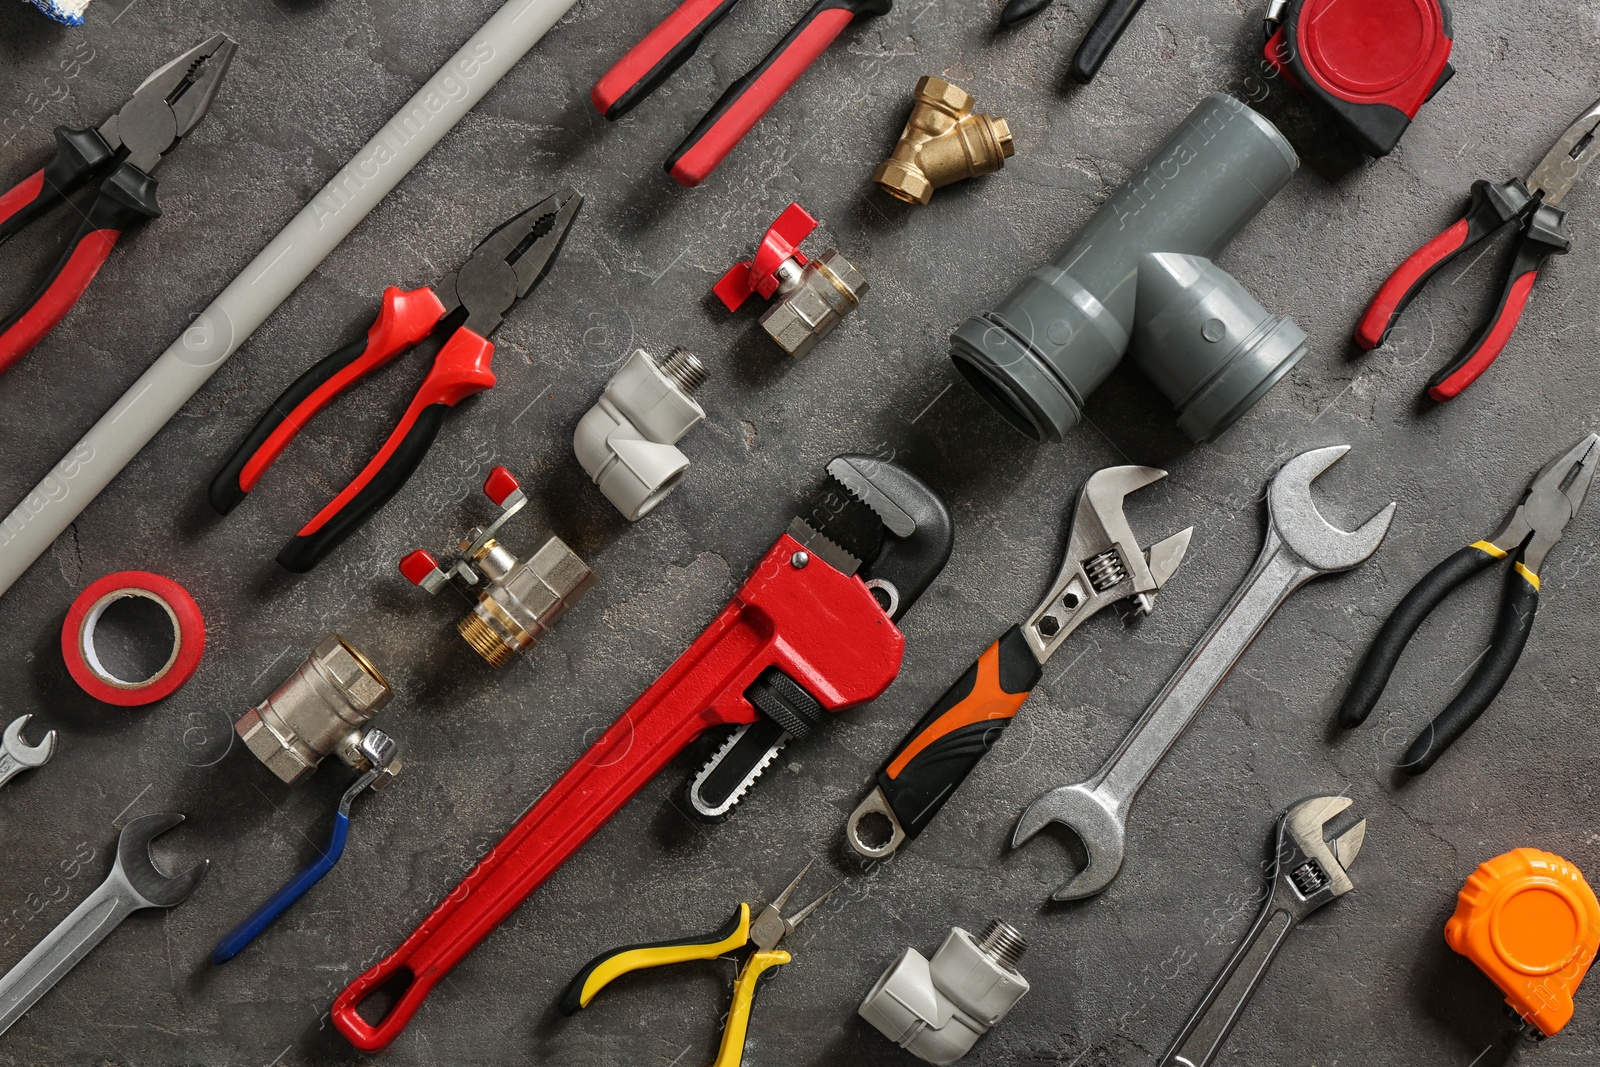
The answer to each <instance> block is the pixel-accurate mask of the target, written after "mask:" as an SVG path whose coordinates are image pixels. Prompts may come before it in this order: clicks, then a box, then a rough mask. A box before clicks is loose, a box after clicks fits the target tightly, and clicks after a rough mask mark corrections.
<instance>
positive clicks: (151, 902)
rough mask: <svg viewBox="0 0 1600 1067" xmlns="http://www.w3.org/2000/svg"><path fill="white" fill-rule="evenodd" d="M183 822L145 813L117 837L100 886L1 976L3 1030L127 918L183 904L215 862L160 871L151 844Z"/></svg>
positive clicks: (0, 1019)
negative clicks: (174, 871)
mask: <svg viewBox="0 0 1600 1067" xmlns="http://www.w3.org/2000/svg"><path fill="white" fill-rule="evenodd" d="M182 821H183V816H182V815H178V814H176V813H172V812H167V813H163V814H157V815H145V816H141V817H140V818H137V819H135V820H133V821H132V822H130V823H129V824H128V825H127V826H126V827H124V828H123V830H122V836H121V837H119V838H118V839H117V859H116V862H115V863H113V864H112V865H111V873H110V874H109V875H107V876H106V880H105V881H104V882H101V883H100V888H98V889H96V890H95V891H94V892H93V893H90V894H89V896H88V898H87V899H86V900H84V902H83V903H82V904H79V905H78V906H77V907H76V908H75V909H73V912H72V914H71V915H68V916H67V917H66V918H65V919H62V920H61V924H60V925H59V926H57V927H56V928H55V929H54V930H51V931H50V933H49V934H47V935H46V936H45V939H44V940H43V941H41V942H39V943H38V944H37V945H35V946H34V948H33V951H32V952H30V953H28V954H27V955H26V956H24V957H22V962H21V963H18V964H17V965H16V966H15V967H13V968H11V970H10V971H8V972H7V973H6V976H5V977H4V978H0V1034H3V1033H5V1032H6V1031H7V1030H9V1029H10V1028H11V1024H12V1023H14V1022H16V1021H17V1020H18V1019H20V1018H22V1016H23V1014H24V1013H25V1012H26V1011H27V1010H28V1009H29V1008H31V1007H33V1006H34V1005H35V1004H36V1003H38V1001H39V998H40V997H42V996H44V995H45V994H46V993H48V992H49V991H50V989H51V987H52V986H54V985H55V984H56V983H57V982H59V981H61V977H62V976H63V975H65V974H66V973H67V972H68V971H70V970H72V968H73V967H75V966H77V964H78V961H80V960H82V959H83V958H84V957H85V956H87V955H88V954H89V950H90V949H92V948H94V947H95V946H96V945H98V944H99V943H100V942H101V941H102V940H104V939H105V936H106V935H107V934H109V933H110V932H111V931H112V930H114V929H116V927H117V926H118V924H120V923H121V922H122V920H123V919H126V918H127V917H128V916H129V915H132V914H133V913H134V912H136V911H139V910H141V909H144V908H170V907H174V906H175V905H178V904H182V903H183V902H184V901H185V900H186V899H188V896H189V894H190V893H193V892H194V889H195V886H197V885H199V884H200V879H201V878H203V877H204V876H205V873H206V868H207V867H209V866H210V864H211V861H210V860H201V861H200V862H199V863H197V864H195V865H194V866H193V867H190V868H189V869H188V870H187V871H184V872H183V873H182V874H179V875H175V876H173V877H168V876H167V875H164V874H162V873H161V872H160V871H159V870H157V869H156V865H155V862H154V861H153V860H152V859H151V858H150V842H151V841H152V840H154V839H155V838H156V837H158V836H159V835H161V834H163V833H166V832H167V831H168V830H170V829H172V828H173V827H174V826H177V825H178V824H179V823H181V822H182Z"/></svg>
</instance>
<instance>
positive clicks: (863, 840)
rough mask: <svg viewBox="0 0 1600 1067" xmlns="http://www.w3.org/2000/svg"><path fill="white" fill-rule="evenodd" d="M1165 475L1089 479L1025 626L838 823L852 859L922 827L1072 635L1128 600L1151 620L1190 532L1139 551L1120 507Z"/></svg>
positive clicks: (1120, 473) (914, 732)
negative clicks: (1061, 556)
mask: <svg viewBox="0 0 1600 1067" xmlns="http://www.w3.org/2000/svg"><path fill="white" fill-rule="evenodd" d="M1166 476H1167V472H1166V471H1163V470H1157V469H1156V468H1154V467H1107V468H1106V469H1105V470H1100V471H1096V472H1095V473H1094V474H1092V475H1090V476H1089V480H1088V481H1087V482H1085V483H1084V485H1083V489H1082V491H1080V492H1079V493H1078V502H1077V506H1076V507H1075V508H1074V509H1073V518H1072V533H1071V535H1070V536H1069V538H1068V540H1067V555H1066V560H1065V561H1064V562H1063V563H1062V565H1061V573H1060V574H1059V575H1058V576H1057V577H1056V581H1055V584H1054V585H1053V586H1051V587H1050V592H1049V593H1047V594H1046V595H1045V598H1044V600H1043V601H1041V602H1040V604H1039V606H1038V607H1037V608H1036V609H1034V612H1033V614H1032V615H1031V616H1030V617H1029V618H1028V621H1027V622H1025V623H1023V624H1022V625H1020V626H1012V627H1011V628H1010V629H1009V630H1007V631H1006V632H1005V633H1004V634H1002V635H1001V636H1000V639H999V640H998V641H996V642H994V644H992V645H990V646H989V647H988V649H987V650H985V651H984V653H983V654H982V655H981V656H979V657H978V661H977V662H976V663H974V664H973V665H972V666H971V667H968V668H967V671H966V673H965V674H963V675H962V676H961V677H960V678H958V679H957V680H956V682H955V684H954V685H952V686H951V687H950V688H949V689H947V690H946V691H945V694H944V695H943V696H942V697H940V698H939V699H938V701H936V702H935V703H934V705H933V707H932V708H930V709H928V713H927V714H926V715H924V716H923V717H922V720H921V721H920V722H918V723H917V724H916V726H914V727H912V728H911V732H910V733H908V734H906V736H905V737H904V738H903V739H902V740H901V741H900V744H899V745H897V746H896V747H895V750H894V753H893V754H892V755H891V756H890V757H889V758H888V759H887V760H885V761H884V764H883V766H882V767H881V768H879V770H878V776H877V788H875V789H873V791H872V793H871V794H870V795H868V797H867V798H866V799H865V800H863V801H862V802H861V803H860V805H858V806H857V807H856V810H855V811H853V812H851V814H850V820H849V822H848V823H846V825H845V839H846V840H847V841H849V842H850V847H851V848H853V849H855V850H856V852H857V853H859V854H860V855H862V856H864V857H866V858H868V859H882V858H883V857H885V856H889V855H891V854H893V853H894V851H895V850H896V849H898V848H899V847H900V846H901V845H902V844H904V843H905V842H906V841H908V840H910V839H912V838H915V837H917V836H918V835H919V834H921V833H922V831H923V830H925V829H926V828H927V826H928V824H929V823H930V822H932V821H933V817H934V816H935V815H937V814H938V813H939V809H940V808H942V807H944V805H945V802H946V801H947V800H949V799H950V797H951V796H952V795H953V794H954V793H955V791H956V789H957V787H959V786H960V785H961V783H962V782H964V781H966V778H967V775H969V774H971V773H972V771H973V769H974V768H975V767H977V765H978V761H979V760H980V759H982V758H983V756H984V754H985V753H986V752H988V751H989V749H990V748H991V747H993V745H994V744H995V742H996V741H998V740H999V739H1000V735H1001V734H1002V733H1003V732H1004V731H1005V728H1006V727H1007V726H1009V725H1010V724H1011V719H1012V717H1013V716H1015V715H1016V713H1017V712H1018V711H1020V710H1021V709H1022V705H1023V702H1024V701H1026V700H1027V699H1028V695H1029V694H1030V693H1031V692H1032V691H1033V688H1034V686H1036V685H1038V684H1039V679H1040V678H1041V677H1043V674H1044V665H1045V663H1046V662H1047V661H1048V660H1049V659H1050V657H1051V656H1053V655H1054V654H1055V653H1056V650H1057V649H1059V648H1060V647H1061V646H1062V645H1064V644H1065V643H1066V640H1067V638H1068V637H1069V636H1070V635H1071V634H1072V632H1073V631H1074V630H1076V629H1077V628H1078V627H1079V626H1081V625H1083V624H1084V623H1085V622H1087V621H1088V620H1089V619H1090V618H1091V617H1092V616H1094V615H1097V614H1099V612H1100V611H1102V610H1103V609H1105V608H1107V607H1109V606H1110V605H1112V604H1114V603H1117V602H1118V601H1122V600H1127V599H1129V598H1132V599H1133V602H1134V604H1135V607H1136V609H1137V610H1138V611H1140V612H1143V613H1144V614H1146V615H1148V614H1149V613H1150V611H1151V610H1152V609H1153V608H1154V606H1155V594H1156V593H1157V592H1158V591H1159V590H1160V589H1161V588H1162V587H1163V586H1165V585H1166V584H1167V580H1168V579H1169V578H1171V577H1172V575H1173V574H1174V573H1176V572H1177V570H1178V565H1179V564H1180V563H1182V562H1183V556H1184V553H1185V552H1187V551H1188V549H1189V538H1190V536H1191V535H1192V534H1193V533H1194V527H1193V526H1191V527H1189V528H1188V529H1186V530H1181V531H1179V532H1178V533H1175V534H1173V535H1172V536H1171V537H1168V538H1166V539H1165V540H1163V541H1160V542H1158V543H1156V544H1154V545H1152V546H1150V547H1149V548H1141V547H1140V546H1139V538H1138V537H1137V536H1135V534H1134V532H1133V528H1132V527H1131V526H1129V525H1128V519H1127V516H1126V515H1124V514H1123V512H1122V502H1123V500H1124V499H1126V498H1127V496H1128V495H1129V494H1130V493H1135V492H1137V491H1139V490H1140V489H1143V488H1144V487H1145V486H1147V485H1150V484H1151V483H1152V482H1156V481H1159V480H1160V479H1162V478H1165V477H1166ZM874 830H876V831H877V832H874Z"/></svg>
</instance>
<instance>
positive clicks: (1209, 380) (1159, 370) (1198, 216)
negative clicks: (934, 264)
mask: <svg viewBox="0 0 1600 1067" xmlns="http://www.w3.org/2000/svg"><path fill="white" fill-rule="evenodd" d="M1298 166H1299V159H1298V158H1297V157H1296V156H1295V153H1294V149H1292V148H1291V147H1290V146H1289V142H1288V141H1286V140H1284V137H1283V135H1282V134H1281V133H1279V132H1278V129H1277V127H1275V126H1273V124H1272V123H1271V122H1269V121H1267V120H1266V119H1265V118H1263V117H1262V116H1261V115H1259V114H1257V113H1256V112H1255V111H1252V110H1251V109H1250V108H1249V107H1247V106H1246V105H1245V104H1243V103H1241V102H1240V101H1238V100H1235V99H1234V98H1233V97H1231V96H1227V95H1224V94H1221V93H1213V94H1212V95H1210V96H1207V97H1206V98H1205V99H1203V100H1201V101H1200V104H1199V106H1197V107H1196V108H1195V109H1194V111H1192V112H1191V113H1190V114H1189V116H1188V117H1187V118H1185V119H1184V120H1183V122H1182V123H1181V124H1180V125H1179V126H1178V128H1177V129H1176V130H1174V131H1173V133H1172V134H1171V135H1170V136H1169V137H1168V138H1167V140H1166V142H1165V143H1163V144H1162V145H1161V147H1160V148H1158V149H1156V151H1155V154H1154V155H1152V156H1151V157H1150V159H1149V161H1148V162H1146V163H1145V165H1144V166H1143V168H1141V169H1140V170H1139V172H1138V173H1137V174H1135V175H1134V176H1133V177H1132V178H1130V179H1129V180H1128V181H1127V183H1125V184H1124V185H1123V186H1122V188H1120V189H1118V190H1117V192H1116V193H1115V194H1114V195H1113V196H1112V197H1111V199H1110V200H1108V201H1107V202H1106V203H1105V204H1104V205H1102V206H1101V208H1100V209H1099V210H1098V211H1096V212H1095V214H1094V215H1093V216H1092V217H1091V218H1090V219H1089V221H1088V222H1087V223H1086V224H1085V225H1084V227H1083V229H1082V230H1080V231H1079V233H1078V235H1077V237H1076V238H1075V239H1074V240H1073V241H1072V242H1071V243H1069V244H1068V245H1067V246H1066V247H1065V248H1064V249H1062V251H1061V252H1060V254H1059V255H1057V256H1056V257H1055V259H1053V260H1052V261H1051V262H1049V263H1046V264H1045V265H1044V266H1042V267H1040V268H1038V269H1037V270H1035V271H1033V272H1032V273H1031V274H1029V275H1028V277H1027V279H1026V280H1025V281H1024V282H1023V283H1022V284H1021V285H1020V286H1018V287H1017V288H1016V289H1015V290H1013V291H1012V293H1011V294H1010V295H1009V296H1007V297H1006V298H1005V299H1004V300H1003V301H1001V302H1000V304H999V305H998V306H996V307H995V309H994V310H993V311H989V312H985V313H984V314H981V315H975V316H973V317H972V318H969V319H968V320H967V321H966V322H964V323H962V324H961V326H960V327H958V328H957V329H956V332H955V333H954V334H953V335H951V338H950V356H951V359H953V360H954V361H955V364H956V367H957V368H958V369H959V370H960V371H961V373H962V375H963V376H964V377H965V378H966V379H967V381H968V382H970V383H971V384H972V385H973V387H974V388H976V389H977V391H978V392H979V393H980V394H981V395H982V396H983V397H984V399H985V400H987V401H988V402H989V403H990V405H992V406H993V407H994V408H996V409H997V410H998V411H999V412H1000V413H1001V414H1002V415H1003V416H1005V418H1006V421H1008V422H1009V423H1011V425H1013V426H1014V427H1016V428H1017V429H1018V430H1020V431H1022V432H1023V433H1025V434H1027V435H1028V436H1030V437H1032V438H1034V439H1035V440H1040V441H1060V440H1062V439H1063V438H1064V437H1065V436H1066V434H1067V432H1068V431H1069V430H1071V429H1072V428H1073V427H1074V426H1076V425H1077V423H1078V419H1079V417H1080V414H1081V411H1082V408H1083V405H1084V403H1085V401H1086V399H1087V398H1088V396H1089V395H1090V394H1091V393H1093V392H1094V390H1095V389H1096V388H1098V387H1099V386H1100V383H1101V382H1103V381H1105V379H1106V377H1107V376H1108V375H1110V373H1111V371H1112V369H1113V368H1114V367H1116V365H1117V363H1118V362H1119V361H1120V360H1121V359H1122V356H1123V354H1124V353H1126V352H1130V351H1131V354H1132V356H1133V358H1134V361H1135V362H1136V363H1137V364H1138V366H1139V368H1140V370H1142V371H1143V372H1144V373H1145V374H1146V375H1147V376H1148V377H1149V378H1150V379H1151V380H1152V381H1153V382H1155V384H1156V385H1157V386H1159V387H1160V388H1161V390H1162V392H1163V393H1165V394H1166V395H1167V397H1168V398H1169V399H1170V400H1171V401H1172V403H1173V405H1174V406H1175V407H1176V408H1177V409H1178V425H1179V427H1180V428H1181V429H1182V430H1183V431H1184V432H1185V433H1186V434H1188V436H1189V437H1190V439H1191V440H1194V441H1196V442H1201V441H1207V440H1210V439H1211V438H1213V437H1215V436H1216V435H1217V434H1219V433H1221V432H1222V431H1223V430H1226V429H1227V428H1228V427H1229V426H1231V425H1233V423H1234V422H1235V421H1236V420H1237V419H1238V418H1239V417H1240V416H1241V415H1243V414H1244V413H1245V412H1246V411H1247V410H1249V408H1250V406H1251V405H1252V404H1254V403H1255V402H1256V401H1257V400H1259V399H1260V398H1261V396H1262V395H1263V394H1264V393H1266V391H1267V390H1268V389H1270V388H1272V386H1273V385H1275V384H1276V383H1277V382H1278V380H1279V379H1281V378H1282V377H1283V376H1284V375H1285V374H1287V373H1288V372H1289V369H1290V368H1291V367H1293V366H1294V364H1295V363H1296V362H1297V361H1298V360H1299V359H1300V357H1301V356H1302V355H1304V354H1305V341H1306V335H1305V333H1304V332H1303V331H1302V330H1301V329H1300V328H1299V327H1298V326H1296V325H1295V324H1294V323H1293V322H1292V321H1290V320H1289V319H1288V318H1285V317H1282V316H1274V315H1270V314H1269V313H1268V312H1267V311H1266V310H1265V309H1264V308H1262V306H1261V305H1260V304H1259V303H1258V302H1257V301H1256V300H1255V298H1254V297H1253V296H1251V295H1250V293H1249V292H1247V291H1246V290H1245V288H1244V287H1243V286H1242V285H1240V284H1239V283H1238V281H1236V280H1235V279H1234V278H1233V277H1232V276H1231V275H1229V274H1228V273H1226V272H1225V271H1223V270H1221V269H1220V268H1219V267H1217V266H1216V265H1215V264H1214V263H1212V262H1211V258H1212V257H1213V256H1215V255H1217V254H1218V253H1219V252H1221V251H1222V249H1223V248H1225V247H1226V246H1227V244H1228V242H1229V241H1231V240H1233V238H1234V236H1235V235H1236V234H1238V233H1239V231H1240V230H1241V229H1243V228H1244V226H1245V225H1246V224H1247V223H1248V222H1249V221H1250V220H1251V219H1252V218H1254V217H1255V216H1256V214H1257V213H1258V212H1259V211H1260V210H1261V209H1262V208H1263V207H1265V206H1266V204H1267V202H1268V201H1269V200H1271V199H1272V197H1273V196H1275V195H1276V194H1277V192H1278V191H1279V190H1280V189H1282V188H1283V187H1284V186H1285V185H1286V184H1288V181H1289V179H1290V178H1291V177H1293V175H1294V172H1295V169H1296V168H1297V167H1298Z"/></svg>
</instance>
